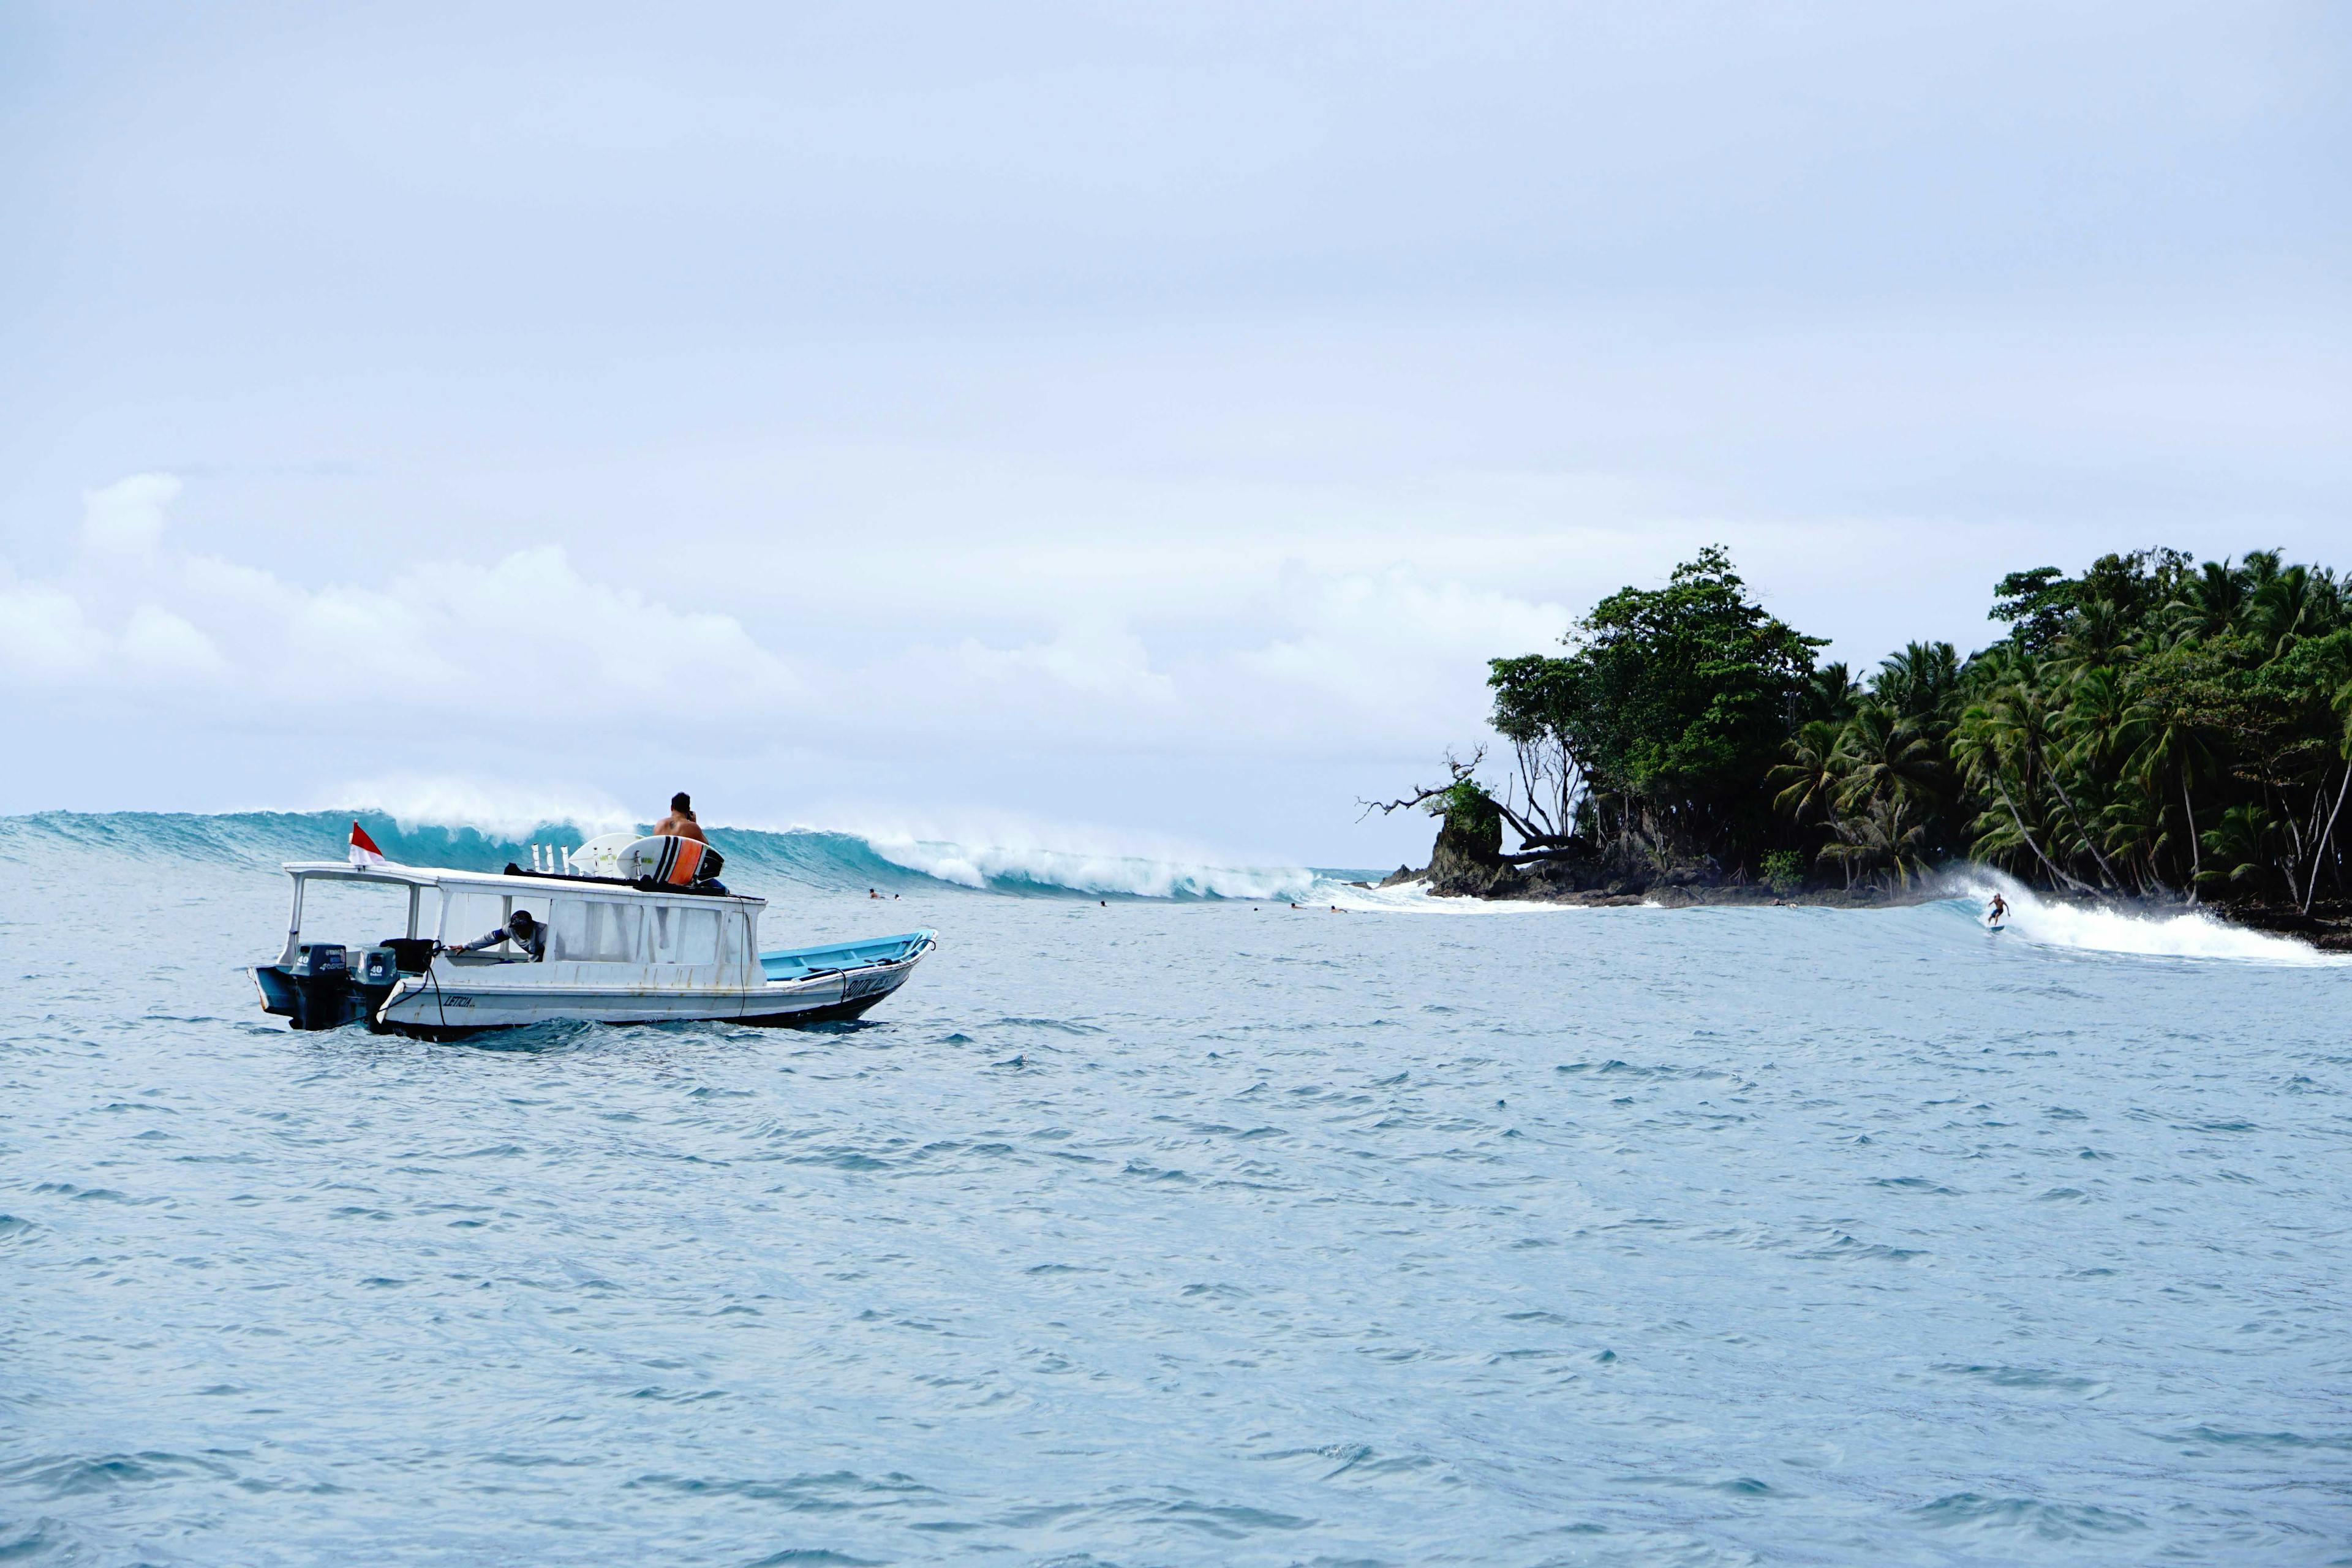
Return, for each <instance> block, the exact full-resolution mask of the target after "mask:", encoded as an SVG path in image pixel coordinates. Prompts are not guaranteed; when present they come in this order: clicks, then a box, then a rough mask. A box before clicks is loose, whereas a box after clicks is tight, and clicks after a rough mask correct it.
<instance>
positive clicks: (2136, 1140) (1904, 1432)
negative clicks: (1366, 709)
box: [0, 850, 2352, 1564]
mask: <svg viewBox="0 0 2352 1568" xmlns="http://www.w3.org/2000/svg"><path fill="white" fill-rule="evenodd" d="M5 871H6V872H7V876H8V881H9V886H8V888H7V890H6V891H5V893H0V921H5V926H0V963H4V964H5V968H4V969H0V1561H5V1562H9V1563H192V1564H193V1563H202V1564H277V1563H287V1564H293V1563H452V1564H457V1563H562V1564H570V1563H581V1564H588V1563H596V1564H605V1563H631V1562H642V1563H716V1564H752V1563H770V1564H783V1563H933V1562H958V1563H961V1562H967V1561H991V1562H1002V1563H1105V1564H1109V1563H1118V1564H1150V1563H1220V1564H1223V1563H1267V1564H1276V1563H1416V1564H1418V1563H1481V1564H1489V1563H1492V1564H1514V1563H1527V1564H1536V1563H1691V1564H1696V1563H1852V1564H1886V1563H1988V1564H1990V1563H2003V1564H2006V1563H2202V1562H2212V1563H2343V1562H2346V1561H2347V1560H2352V1376H2347V1373H2348V1372H2352V1230H2347V1225H2352V1218H2348V1217H2347V1216H2352V1099H2347V1085H2352V971H2347V970H2346V969H2344V968H2341V967H2335V966H2301V967H2296V966H2283V965H2271V964H2264V963H2249V962H2242V961H2221V960H2195V959H2183V958H2176V957H2165V956H2161V955H2149V954H2127V953H2118V952H2103V951H2098V950H2095V949H2086V948H2081V947H2063V946H2057V945H2053V944H2050V943H2047V942H2040V941H2036V940H2033V939H2032V937H2030V936H2028V935H2026V934H2024V933H2020V932H2011V933H2005V934H2003V935H2002V936H2000V937H1989V936H1987V935H1986V934H1985V933H1983V932H1982V931H1979V930H1978V929H1977V928H1976V927H1975V926H1974V925H1973V924H1972V923H1971V922H1970V921H1969V917H1968V912H1967V911H1966V910H1963V909H1961V908H1960V907H1958V906H1957V905H1928V906H1924V907H1919V908H1915V909H1910V910H1894V911H1886V912H1870V913H1847V912H1833V911H1826V910H1752V911H1730V910H1694V911H1661V910H1599V911H1519V912H1512V913H1502V914H1456V915H1442V914H1421V915H1412V914H1404V913H1390V914H1383V913H1373V912H1355V913H1345V914H1335V913H1332V912H1330V911H1329V910H1314V911H1311V912H1310V911H1304V910H1301V911H1294V910H1291V909H1290V908H1289V907H1288V906H1287V905H1286V904H1285V905H1279V906H1267V907H1260V906H1255V905H1252V904H1248V903H1192V904H1170V903H1164V902H1150V901H1126V902H1114V903H1112V904H1111V905H1110V906H1109V907H1108V908H1105V907H1101V906H1098V905H1097V903H1095V902H1094V901H1093V900H1085V901H1079V900H1075V899H1069V900H1063V899H1050V898H1027V899H1021V898H1012V897H1005V896H1000V895H993V894H987V893H968V892H961V891H957V890H954V889H932V890H928V891H926V890H923V889H916V890H914V891H909V892H908V893H906V894H905V896H903V897H901V898H899V899H897V900H885V901H884V902H883V903H881V904H877V903H875V902H873V901H872V900H867V899H866V897H865V896H864V893H863V892H862V890H861V891H858V892H856V894H854V895H853V894H849V893H846V892H838V891H830V892H829V891H823V890H814V889H806V888H793V889H758V888H753V889H750V890H755V891H759V890H770V891H774V892H776V893H777V895H778V903H777V905H776V907H775V908H774V909H772V910H771V913H770V916H769V923H768V930H767V937H768V940H769V942H771V943H776V942H782V941H786V940H790V939H792V938H793V937H795V936H805V937H806V938H807V939H810V940H814V939H816V938H820V937H833V936H850V935H856V934H861V933H871V932H877V931H898V930H904V929H908V928H909V927H912V926H916V925H932V926H936V927H938V928H939V929H940V932H941V935H942V943H943V945H942V947H941V949H940V952H939V953H938V954H937V955H936V956H935V957H933V958H932V959H931V960H930V961H929V963H927V965H926V966H925V968H924V969H923V970H922V971H921V972H920V973H919V974H918V976H917V977H916V979H915V980H914V982H913V983H912V984H910V985H909V986H908V988H907V989H906V990H905V991H903V992H901V993H900V994H898V996H897V997H896V998H894V999H892V1000H891V1001H890V1002H889V1003H887V1004H886V1005H884V1007H883V1008H882V1009H881V1010H880V1011H878V1012H877V1013H876V1014H875V1015H873V1016H871V1018H870V1019H869V1020H868V1021H867V1022H866V1023H865V1024H863V1025H860V1026H845V1027H836V1028H833V1029H830V1030H825V1031H818V1032H809V1033H794V1032H783V1031H776V1032H769V1031H757V1030H747V1029H739V1028H734V1027H724V1026H708V1027H703V1026H696V1027H669V1028H660V1029H605V1028H593V1027H590V1028H559V1029H549V1030H541V1031H535V1032H531V1033H529V1034H526V1035H522V1036H519V1037H511V1038H508V1039H505V1040H502V1041H500V1042H499V1043H498V1044H497V1045H496V1046H495V1047H481V1046H462V1045H461V1046H450V1045H428V1044H423V1043H417V1042H412V1041H404V1040H396V1039H385V1038H376V1037H370V1036H369V1035H367V1034H365V1033H364V1032H360V1031H351V1030H346V1031H341V1032H338V1033H332V1034H323V1035H296V1034H291V1033H289V1032H288V1031H287V1030H286V1029H285V1027H284V1026H283V1025H282V1024H281V1023H280V1022H278V1021H277V1020H274V1019H267V1018H265V1017H264V1016H262V1015H261V1014H260V1013H259V1012H258V1010H257V1007H256V1005H255V1003H254V997H253V992H252V986H251V984H250V982H249V981H248V980H247V978H246V977H245V976H244V974H243V973H240V971H239V970H238V968H237V965H239V964H240V963H247V962H251V961H252V960H253V959H254V958H256V957H258V956H264V955H267V954H268V953H269V952H271V951H272V950H273V949H274V947H275V944H276V942H277V941H278V939H279V936H280V935H281V934H282V926H283V913H284V910H283V892H282V889H283V885H284V883H283V879H282V878H280V877H279V876H278V875H277V874H276V873H275V871H274V870H272V869H271V868H268V867H267V866H256V865H240V864H236V863H230V862H213V861H196V860H180V861H173V862H171V863H168V864H164V865H162V866H160V867H158V866H142V864H141V863H140V862H139V861H138V860H137V859H136V858H131V857H129V856H125V855H122V854H120V853H117V852H115V851H112V850H106V851H100V850H90V851H88V852H86V853H85V852H81V851H71V852H68V851H66V850H58V851H56V852H52V853H47V854H44V855H42V856H40V857H37V858H31V859H27V860H25V861H21V862H16V863H11V864H9V865H7V866H6V867H5ZM355 934H362V935H364V934H374V933H355Z"/></svg>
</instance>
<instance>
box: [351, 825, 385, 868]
mask: <svg viewBox="0 0 2352 1568" xmlns="http://www.w3.org/2000/svg"><path fill="white" fill-rule="evenodd" d="M352 865H354V866H381V865H383V850H381V849H379V848H377V847H375V840H374V839H373V838H370V837H368V836H367V829H366V828H364V827H362V826H360V825H359V824H358V823H356V822H354V823H352Z"/></svg>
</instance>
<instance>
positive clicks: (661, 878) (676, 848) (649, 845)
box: [616, 835, 720, 888]
mask: <svg viewBox="0 0 2352 1568" xmlns="http://www.w3.org/2000/svg"><path fill="white" fill-rule="evenodd" d="M616 860H617V861H618V863H619V865H620V868H621V872H620V874H621V875H622V876H624V877H625V878H627V879H629V880H630V881H632V882H635V881H639V880H646V879H650V880H652V881H656V882H663V883H667V884H668V885H669V886H671V887H674V888H688V887H692V886H693V885H694V884H695V883H697V882H702V881H708V880H709V879H711V878H713V877H716V876H717V875H719V865H720V856H719V851H718V850H716V849H713V848H712V847H710V846H709V845H708V844H702V843H698V842H697V841H696V840H694V839H691V838H679V837H675V836H671V835H660V836H657V837H652V838H640V839H638V840H637V841H636V842H635V843H634V844H631V845H630V846H628V847H626V848H625V849H623V850H622V851H621V852H620V854H619V855H618V856H617V857H616Z"/></svg>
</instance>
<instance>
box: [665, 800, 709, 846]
mask: <svg viewBox="0 0 2352 1568" xmlns="http://www.w3.org/2000/svg"><path fill="white" fill-rule="evenodd" d="M654 837H656V838H691V839H693V840H694V841H695V842H696V843H697V844H708V843H709V842H710V840H709V839H708V838H706V837H703V833H702V824H700V823H698V822H697V821H695V820H694V802H693V800H692V799H691V798H689V797H688V795H687V793H686V792H685V791H684V790H680V791H678V792H677V794H676V795H672V796H670V797H669V815H668V816H665V817H663V818H662V819H661V821H659V822H657V823H656V824H655V825H654Z"/></svg>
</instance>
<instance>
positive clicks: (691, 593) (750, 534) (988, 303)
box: [0, 0, 2352, 867]
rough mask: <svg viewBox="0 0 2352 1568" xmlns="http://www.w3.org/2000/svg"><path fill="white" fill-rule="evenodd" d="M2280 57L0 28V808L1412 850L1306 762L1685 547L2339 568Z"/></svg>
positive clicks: (1456, 21)
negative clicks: (2275, 557) (2280, 561)
mask: <svg viewBox="0 0 2352 1568" xmlns="http://www.w3.org/2000/svg"><path fill="white" fill-rule="evenodd" d="M2347 66H2352V9H2347V8H2346V7H2344V6H2341V5H2320V4H2313V5H2274V4H2264V3H2262V0H2249V3H2247V4H2242V5H2230V6H2211V5H2168V4H2163V3H2161V0H2134V3H2133V4H2129V5H2122V4H2076V5H2066V4H2049V3H2046V0H2044V3H2038V4H2032V5H1970V4H1955V5H1946V6H1937V7H1926V6H1887V5H1802V4H1797V5H1773V6H1729V5H1676V4H1671V3H1670V4H1658V5H1639V6H1634V5H1571V4H1564V3H1555V4H1549V5H1528V6H1518V5H1509V4H1496V5H1480V6H1475V7H1465V6H1459V5H1377V4H1374V5H1345V6H1342V5H1264V4H1249V5H1222V4H1213V3H1208V4H1197V5H1169V6H1150V7H1147V6H1131V5H1020V4H1015V5H998V6H988V7H971V6H948V5H888V4H878V5H877V4H860V5H822V4H812V5H794V6H789V7H787V6H775V5H740V6H739V5H680V6H674V7H661V8H656V9H655V10H647V9H646V8H644V7H636V6H630V7H621V6H599V5H583V4H577V3H571V4H564V5H543V6H541V5H520V4H519V5H503V6H497V7H485V6H478V5H446V6H443V5H431V4H422V3H420V4H411V5H402V6H396V7H386V6H376V7H359V6H349V7H334V6H294V5H284V6H279V5H252V6H241V7H197V6H185V5H176V4H173V5H140V4H122V5H104V6H88V5H63V4H61V5H43V4H38V3H20V4H16V5H9V6H7V7H5V8H0V228H5V233H6V236H7V238H6V242H5V244H0V367H5V368H0V721H5V725H6V729H7V731H8V733H9V734H10V735H11V736H12V737H13V738H14V741H15V742H16V743H14V744H12V746H11V747H10V751H11V752H12V753H13V755H12V756H11V758H10V760H9V761H8V762H7V763H5V764H0V812H20V811H31V810H41V809H50V808H69V809H82V810H100V809H161V810H174V809H178V810H226V809H239V808H249V807H289V808H309V807H322V806H331V805H391V806H394V807H395V808H401V809H408V810H411V811H414V812H417V813H425V812H427V811H431V810H442V811H450V810H460V809H473V810H476V811H489V810H498V811H501V812H504V813H507V814H509V815H511V814H512V813H514V812H516V811H522V812H525V813H528V812H530V811H536V810H540V809H547V810H551V811H552V810H563V809H574V808H577V809H581V810H595V811H599V812H609V811H610V810H612V809H614V807H616V806H617V807H619V808H622V809H625V810H635V811H636V812H637V813H638V814H639V815H640V816H643V817H646V818H648V819H649V818H650V817H651V816H653V815H655V814H656V813H657V811H658V810H659V808H660V807H661V805H662V803H663V802H664V801H666V799H667V795H668V794H669V793H670V792H671V791H672V790H673V789H679V788H684V789H689V790H691V791H692V792H693V793H694V795H695V796H696V799H697V804H698V806H699V807H700V808H701V809H702V812H703V815H704V817H705V819H706V820H707V821H711V822H717V823H734V824H742V825H767V826H783V825H788V824H793V823H804V824H814V825H823V826H843V827H850V828H854V829H861V830H882V831H889V832H893V833H908V832H912V833H918V834H930V835H937V836H945V837H962V838H972V837H987V836H989V835H998V836H1003V835H1011V834H1026V835H1028V836H1030V837H1033V838H1037V839H1041V840H1055V839H1056V838H1057V837H1058V838H1064V839H1068V840H1070V841H1071V842H1072V843H1074V844H1075V843H1076V842H1078V841H1080V840H1085V841H1087V842H1088V843H1097V842H1100V843H1126V842H1131V843H1136V844H1147V843H1149V844H1158V843H1163V842H1164V843H1180V844H1182V845H1186V846H1192V847H1202V848H1205V849H1206V850H1208V851H1210V852H1213V853H1214V854H1216V855H1220V856H1224V857H1229V858H1233V859H1234V860H1235V861H1237V862H1238V861H1247V862H1252V863H1264V862H1274V861H1279V862H1282V863H1307V864H1316V865H1339V866H1360V867H1371V866H1389V865H1393V864H1396V863H1399V862H1401V861H1404V860H1408V859H1410V860H1413V861H1415V863H1418V860H1419V858H1421V857H1422V856H1423V854H1424V853H1425V851H1426V848H1427V842H1428V838H1429V836H1430V826H1431V825H1430V824H1429V823H1428V822H1427V821H1426V819H1412V820H1408V819H1405V818H1401V817H1400V818H1381V817H1378V816H1375V817H1373V818H1371V819H1370V820H1368V821H1367V820H1360V807H1359V805H1358V804H1357V803H1358V801H1359V799H1360V797H1364V796H1373V795H1390V794H1393V793H1395V792H1397V791H1399V790H1401V789H1402V788H1403V787H1405V786H1407V785H1409V784H1413V783H1415V782H1424V783H1425V782H1429V781H1430V780H1432V779H1433V778H1435V777H1436V776H1438V775H1439V773H1441V772H1442V766H1441V763H1440V759H1441V757H1442V755H1443V754H1444V752H1445V751H1446V750H1447V748H1449V747H1451V748H1454V749H1456V750H1457V751H1460V752H1467V751H1468V750H1469V749H1470V748H1472V747H1474V746H1475V745H1476V744H1478V743H1479V742H1480V739H1481V737H1482V735H1483V733H1484V722H1483V721H1484V716H1485V712H1486V693H1485V690H1484V686H1483V681H1484V676H1485V668H1486V660H1487V659H1489V658H1496V657H1498V656H1504V655H1511V654H1518V653H1524V652H1530V651H1538V650H1541V649H1544V648H1546V647H1551V646H1553V645H1554V644H1556V642H1557V641H1558V639H1559V637H1560V636H1561V635H1562V634H1563V633H1564V632H1565V631H1566V630H1567V629H1568V627H1569V626H1570V623H1571V622H1572V621H1573V619H1574V618H1575V616H1577V615H1578V614H1579V613H1580V612H1581V611H1582V610H1583V609H1585V608H1586V607H1588V606H1589V605H1591V603H1592V602H1593V601H1594V600H1595V599H1597V598H1598V597H1600V596H1601V595H1604V594H1606V593H1609V592H1611V591H1612V590H1614V589H1615V588H1617V587H1619V586H1621V585H1623V584H1657V583H1660V582H1663V581H1664V578H1665V576H1666V574H1668V573H1669V572H1670V571H1671V570H1672V568H1673V566H1674V564H1675V562H1676V561H1678V560H1681V559H1685V558H1686V557H1687V556H1689V555H1690V554H1691V553H1693V552H1696V550H1697V549H1698V548H1700V547H1701V546H1703V545H1705V544H1707V543H1709V542H1721V543H1723V544H1726V545H1727V546H1728V547H1729V548H1730V550H1731V551H1732V553H1733V556H1734V558H1735V560H1736V561H1737V563H1738V566H1739V568H1740V570H1741V571H1742V572H1743V574H1745V575H1746V576H1747V578H1748V581H1749V583H1750V584H1751V586H1752V587H1753V589H1754V590H1755V592H1756V593H1757V594H1758V595H1759V596H1760V597H1761V598H1762V600H1763V602H1764V603H1765V604H1766V605H1768V606H1769V608H1770V609H1772V610H1773V611H1774V612H1776V613H1777V614H1779V615H1780V616H1783V617H1784V618H1787V619H1789V620H1790V621H1791V622H1793V623H1794V624H1796V625H1797V626H1800V627H1801V628H1802V629H1804V630H1806V631H1809V632H1811V633H1813V634H1815V635H1817V636H1821V637H1827V638H1829V639H1831V643H1832V646H1831V647H1830V648H1829V650H1828V652H1827V656H1826V657H1832V658H1845V659H1848V660H1850V661H1853V663H1855V664H1857V665H1861V666H1867V665H1870V664H1874V663H1875V661H1876V660H1877V659H1878V658H1882V657H1884V656H1885V654H1886V653H1887V652H1889V651H1891V650H1892V649H1893V648H1895V647H1899V646H1900V645H1901V644H1902V643H1904V642H1905V641H1906V640H1910V639H1913V638H1926V637H1940V638H1948V639H1950V640H1952V641H1954V642H1956V643H1958V645H1959V646H1960V647H1962V648H1963V649H1964V650H1965V649H1969V648H1973V647H1980V646H1982V645H1983V644H1984V643H1985V642H1986V641H1988V640H1990V637H1992V636H1993V635H1994V633H1995V632H1996V631H1998V629H1999V628H1998V627H1997V626H1993V625H1991V624H1990V623H1989V622H1988V621H1987V620H1986V616H1985V612H1986V609H1987V607H1988V605H1989V602H1990V590H1991V586H1992V584H1993V582H1994V581H1995V580H1996V579H1998V578H1999V577H2000V575H2001V574H2004V573H2006V572H2009V571H2011V570H2015V569H2018V568H2021V567H2027V566H2033V565H2040V564H2043V563H2050V564H2056V565H2061V566H2067V567H2078V566H2080V565H2082V564H2084V563H2087V562H2088V561H2089V560H2091V559H2092V558H2093V557H2095V556H2096V555H2097V554H2099V553H2101V552H2105V551H2109V550H2116V549H2130V548H2137V547H2140V546H2145V545H2153V544H2168V545H2173V546H2177V547H2179V548H2183V549H2188V550H2191V551H2194V552H2198V553H2199V554H2200V555H2202V556H2210V557H2221V556H2224V555H2233V554H2242V553H2243V552H2245V551H2246V550H2248V549H2252V548H2261V547H2277V548H2283V549H2284V550H2286V551H2287V552H2289V553H2290V555H2292V556H2295V557H2297V558H2303V559H2316V560H2319V561H2323V562H2329V563H2335V564H2337V565H2339V566H2346V567H2352V549H2347V548H2346V546H2347V544H2352V525H2347V524H2348V521H2352V507H2348V506H2347V502H2352V439H2347V437H2352V181H2347V179H2346V178H2345V170H2346V168H2347V166H2352V135H2347V132H2352V99H2347V89H2346V87H2345V83H2346V81H2347V79H2352V74H2348V73H2347ZM453 803H455V804H453ZM469 803H470V804H469Z"/></svg>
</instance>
